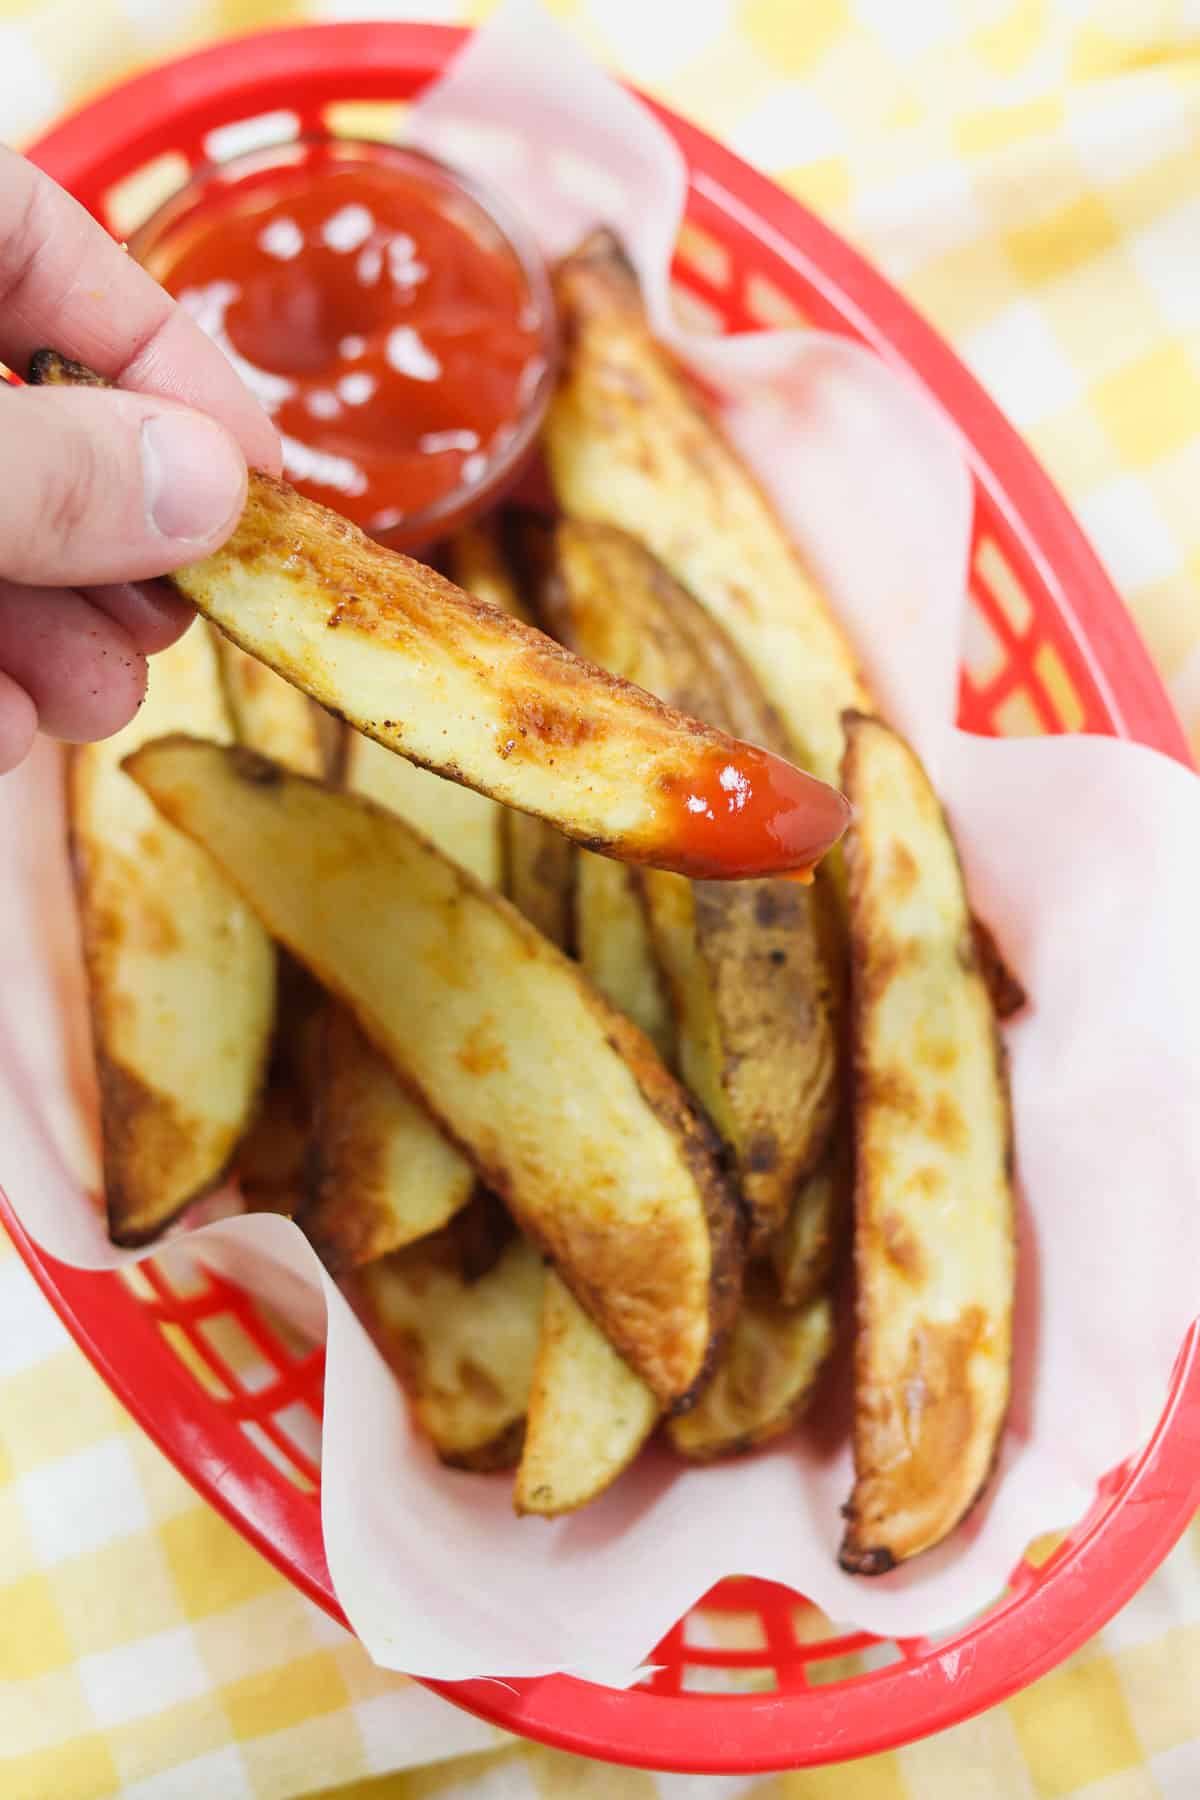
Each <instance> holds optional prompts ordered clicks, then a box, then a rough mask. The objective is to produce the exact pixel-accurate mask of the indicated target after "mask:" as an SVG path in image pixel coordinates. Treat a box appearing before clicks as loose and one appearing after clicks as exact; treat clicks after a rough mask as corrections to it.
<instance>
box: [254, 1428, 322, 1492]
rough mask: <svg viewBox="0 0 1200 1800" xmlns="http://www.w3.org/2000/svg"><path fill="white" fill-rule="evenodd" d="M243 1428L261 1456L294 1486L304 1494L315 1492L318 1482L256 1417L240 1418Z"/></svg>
mask: <svg viewBox="0 0 1200 1800" xmlns="http://www.w3.org/2000/svg"><path fill="white" fill-rule="evenodd" d="M238 1423H239V1424H240V1426H241V1428H242V1430H243V1431H244V1432H245V1434H246V1436H247V1437H248V1438H249V1440H250V1442H251V1443H252V1444H253V1445H254V1448H255V1449H256V1450H257V1451H258V1453H259V1455H260V1456H263V1457H265V1458H266V1460H267V1462H269V1463H270V1464H271V1465H272V1467H273V1468H276V1469H278V1471H279V1473H280V1474H281V1475H282V1476H284V1478H285V1479H286V1480H288V1481H290V1482H291V1484H292V1486H293V1487H296V1488H299V1489H300V1492H301V1493H302V1494H315V1493H316V1491H317V1484H316V1482H315V1481H313V1480H312V1478H311V1476H309V1475H308V1474H307V1473H306V1471H305V1470H304V1469H302V1468H300V1466H299V1465H298V1464H297V1463H294V1462H293V1461H292V1459H291V1457H290V1456H289V1455H288V1454H287V1451H286V1450H285V1449H284V1448H283V1446H282V1445H281V1444H277V1443H276V1442H275V1440H274V1438H272V1437H270V1436H269V1435H268V1433H267V1432H266V1431H264V1429H263V1427H262V1426H261V1425H260V1424H259V1423H258V1421H257V1420H256V1419H240V1420H239V1421H238Z"/></svg>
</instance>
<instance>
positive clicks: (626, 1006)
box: [574, 850, 681, 1068]
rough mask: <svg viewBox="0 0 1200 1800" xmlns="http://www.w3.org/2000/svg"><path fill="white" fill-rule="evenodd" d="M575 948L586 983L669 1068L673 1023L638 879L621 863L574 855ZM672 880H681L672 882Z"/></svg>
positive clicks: (586, 853) (579, 853) (672, 1054)
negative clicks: (642, 1035)
mask: <svg viewBox="0 0 1200 1800" xmlns="http://www.w3.org/2000/svg"><path fill="white" fill-rule="evenodd" d="M576 856H577V862H576V867H575V923H574V935H575V948H576V952H577V954H578V957H579V961H580V965H581V966H582V968H583V972H584V974H585V975H586V976H587V978H588V980H589V981H590V982H592V983H593V984H594V985H595V986H596V987H598V988H599V989H600V992H601V993H602V994H603V995H604V997H605V999H606V1000H611V1001H612V1004H613V1005H614V1006H615V1007H616V1008H617V1010H618V1012H623V1013H624V1014H625V1017H626V1018H627V1019H632V1020H633V1022H634V1024H635V1025H636V1026H638V1028H639V1029H640V1030H642V1031H644V1032H645V1034H646V1036H647V1037H648V1038H649V1039H650V1042H651V1043H652V1044H653V1045H654V1048H655V1049H656V1050H657V1051H658V1054H659V1055H660V1056H661V1057H662V1059H663V1061H664V1062H665V1063H666V1064H667V1066H668V1068H670V1067H672V1066H674V1062H675V1021H674V1018H673V1017H672V1014H671V1003H670V999H669V996H668V994H667V991H666V989H665V988H664V986H663V980H662V974H661V972H660V970H659V966H658V963H657V961H656V960H655V955H654V945H653V943H652V941H651V938H650V928H649V926H648V924H647V922H646V910H645V906H644V903H643V900H642V893H641V888H640V885H639V877H638V875H637V873H636V872H635V871H634V870H633V869H629V868H626V867H625V865H624V864H623V863H617V862H613V861H612V860H611V859H610V858H609V857H607V856H593V855H592V853H591V851H590V850H579V851H577V852H576ZM673 879H681V878H680V877H675V878H673Z"/></svg>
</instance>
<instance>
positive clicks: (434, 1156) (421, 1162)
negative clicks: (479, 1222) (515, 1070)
mask: <svg viewBox="0 0 1200 1800" xmlns="http://www.w3.org/2000/svg"><path fill="white" fill-rule="evenodd" d="M475 1185H476V1184H475V1171H474V1169H473V1168H472V1167H471V1165H470V1163H469V1162H468V1161H467V1160H466V1158H465V1157H464V1156H463V1155H462V1154H461V1153H460V1152H459V1151H458V1150H456V1149H455V1147H454V1145H453V1144H451V1143H450V1142H449V1141H448V1139H447V1138H446V1137H445V1135H444V1133H443V1132H441V1131H440V1130H439V1129H438V1127H437V1126H436V1125H435V1124H434V1122H433V1120H432V1119H431V1118H430V1117H429V1114H428V1113H427V1112H426V1111H425V1110H424V1108H423V1107H422V1106H420V1105H419V1104H418V1102H417V1101H416V1100H414V1099H413V1098H412V1097H411V1096H410V1095H409V1094H407V1093H406V1092H405V1091H404V1088H403V1087H402V1086H401V1084H400V1082H399V1080H398V1079H397V1077H396V1075H395V1073H394V1072H393V1070H392V1068H391V1066H390V1064H389V1063H388V1062H386V1061H385V1059H384V1058H383V1057H382V1056H381V1055H380V1053H379V1051H378V1050H376V1049H375V1047H374V1046H373V1045H372V1044H370V1043H368V1042H367V1040H366V1038H365V1037H364V1036H363V1034H362V1032H361V1031H360V1030H359V1028H358V1026H357V1025H356V1024H355V1022H354V1018H353V1016H352V1014H351V1013H350V1012H349V1011H348V1009H347V1008H346V1007H345V1006H343V1005H341V1004H340V1003H339V1002H337V1001H331V1002H330V1003H329V1005H328V1007H327V1009H326V1016H325V1020H324V1046H323V1055H322V1079H321V1082H320V1086H319V1089H318V1092H317V1100H316V1117H315V1121H314V1130H313V1140H312V1154H311V1162H310V1165H309V1169H308V1180H307V1184H306V1194H305V1198H304V1200H303V1202H302V1204H301V1205H300V1207H299V1208H298V1209H297V1213H296V1223H297V1225H299V1227H300V1229H301V1230H302V1231H303V1232H304V1234H305V1236H306V1237H307V1238H308V1240H309V1242H310V1243H311V1244H312V1246H313V1248H314V1250H315V1251H316V1252H317V1255H318V1256H319V1257H320V1258H321V1261H322V1262H323V1263H324V1264H325V1266H326V1268H327V1269H328V1270H329V1271H330V1273H331V1274H334V1275H339V1274H342V1273H344V1272H345V1271H346V1270H348V1269H353V1268H357V1267H358V1266H359V1265H360V1264H362V1263H368V1262H372V1261H374V1259H375V1258H376V1257H379V1256H386V1255H387V1254H388V1253H389V1252H390V1251H393V1250H399V1249H401V1248H402V1247H403V1246H404V1245H405V1244H411V1243H415V1242H416V1240H417V1239H418V1238H423V1237H426V1236H427V1235H428V1234H429V1233H430V1232H433V1231H438V1230H440V1229H441V1227H442V1226H443V1225H445V1224H447V1223H448V1221H449V1220H450V1219H451V1218H452V1217H453V1216H454V1214H455V1213H456V1212H458V1210H459V1209H460V1207H463V1206H465V1205H466V1204H467V1202H468V1200H470V1198H471V1196H472V1194H473V1193H474V1191H475Z"/></svg>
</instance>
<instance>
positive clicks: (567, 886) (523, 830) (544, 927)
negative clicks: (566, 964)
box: [504, 809, 622, 952]
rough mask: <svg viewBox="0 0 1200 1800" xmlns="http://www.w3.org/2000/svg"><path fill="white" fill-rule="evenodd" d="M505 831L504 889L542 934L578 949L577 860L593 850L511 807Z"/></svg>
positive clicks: (562, 947) (506, 818) (543, 821)
mask: <svg viewBox="0 0 1200 1800" xmlns="http://www.w3.org/2000/svg"><path fill="white" fill-rule="evenodd" d="M504 833H505V838H504V841H505V875H504V892H505V893H506V894H507V895H508V898H509V899H510V900H511V901H512V903H513V905H514V906H515V907H516V909H517V911H518V912H520V913H523V914H524V915H525V917H526V918H527V919H528V920H529V923H530V924H531V925H534V926H536V928H537V929H538V930H539V931H540V932H541V934H542V936H543V937H545V938H549V940H550V942H551V943H552V944H557V945H558V947H559V949H560V950H566V951H568V952H571V951H574V950H575V948H576V944H575V913H574V897H575V881H576V878H577V873H578V871H577V868H576V861H575V859H576V856H577V855H578V856H584V855H589V854H590V852H588V851H582V850H578V849H577V847H576V845H574V844H573V843H572V842H571V840H570V838H568V837H564V836H563V834H562V832H561V831H556V830H555V829H554V827H553V825H550V824H548V823H547V822H546V820H545V819H535V818H534V816H533V814H532V813H521V812H513V811H512V810H511V809H510V810H509V811H507V812H506V813H505V815H504ZM596 860H597V861H600V860H602V859H601V858H596ZM617 866H618V868H620V867H621V866H622V865H621V864H618V865H617Z"/></svg>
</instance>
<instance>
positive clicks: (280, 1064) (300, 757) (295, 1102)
mask: <svg viewBox="0 0 1200 1800" xmlns="http://www.w3.org/2000/svg"><path fill="white" fill-rule="evenodd" d="M206 629H207V628H206ZM211 636H212V639H213V642H214V644H215V645H216V651H217V663H218V667H219V669H220V674H221V686H222V689H223V691H224V695H225V702H226V705H227V707H228V710H229V715H230V721H231V723H232V725H233V735H234V737H235V738H236V739H237V741H238V743H239V744H244V745H245V746H246V747H247V749H250V750H259V751H261V752H262V753H263V754H264V755H265V756H273V757H274V758H275V760H276V762H281V763H284V764H286V766H287V767H288V768H289V769H295V770H296V771H297V772H298V773H299V774H301V775H321V774H323V773H324V771H325V765H326V748H325V742H324V738H323V733H322V727H321V719H322V718H323V717H324V715H323V714H322V712H321V709H320V707H319V706H317V704H316V703H315V701H312V700H310V699H309V698H308V696H307V695H306V694H302V693H301V692H300V690H299V688H294V687H291V686H290V685H289V684H288V683H287V682H286V681H284V680H283V678H282V676H279V675H276V673H275V672H274V670H273V669H268V668H267V667H266V666H265V664H263V663H260V662H258V661H257V660H256V659H255V658H254V657H253V656H247V654H246V652H245V651H244V650H239V649H238V647H237V645H236V644H234V643H231V642H230V640H229V639H228V638H226V637H222V636H221V634H220V632H217V631H214V632H212V633H211ZM319 1003H320V996H319V993H318V991H317V990H316V988H315V987H314V985H313V984H312V982H311V981H310V980H309V978H308V976H307V975H306V974H305V972H304V971H303V969H301V968H299V967H298V966H297V965H296V964H295V963H293V962H291V960H290V958H288V957H287V956H286V955H284V954H283V953H282V952H280V962H279V972H278V994H277V999H276V1018H275V1030H274V1034H273V1039H272V1044H271V1054H270V1058H269V1061H268V1064H267V1078H266V1084H265V1086H264V1090H263V1097H262V1104H261V1105H260V1106H259V1109H258V1111H257V1113H256V1114H255V1116H254V1118H253V1120H252V1121H251V1124H250V1128H249V1130H248V1131H247V1133H246V1135H245V1137H244V1138H243V1139H242V1142H241V1143H240V1144H239V1146H238V1151H237V1176H238V1185H239V1186H240V1188H241V1191H242V1198H243V1199H244V1201H245V1202H246V1205H247V1206H248V1207H249V1208H250V1209H251V1211H253V1212H278V1213H284V1214H286V1215H287V1216H289V1217H290V1216H291V1215H292V1214H294V1213H295V1211H296V1209H297V1207H298V1206H299V1205H300V1203H301V1198H302V1194H303V1187H304V1170H305V1159H306V1157H307V1153H308V1143H309V1137H310V1135H311V1131H312V1099H313V1085H312V1081H311V1079H310V1076H311V1070H310V1069H309V1068H307V1067H306V1054H305V1048H304V1044H303V1042H302V1040H305V1039H307V1038H308V1037H309V1036H310V1035H311V1032H312V1029H313V1027H314V1025H315V1019H314V1014H315V1012H316V1010H317V1008H318V1006H319Z"/></svg>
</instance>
